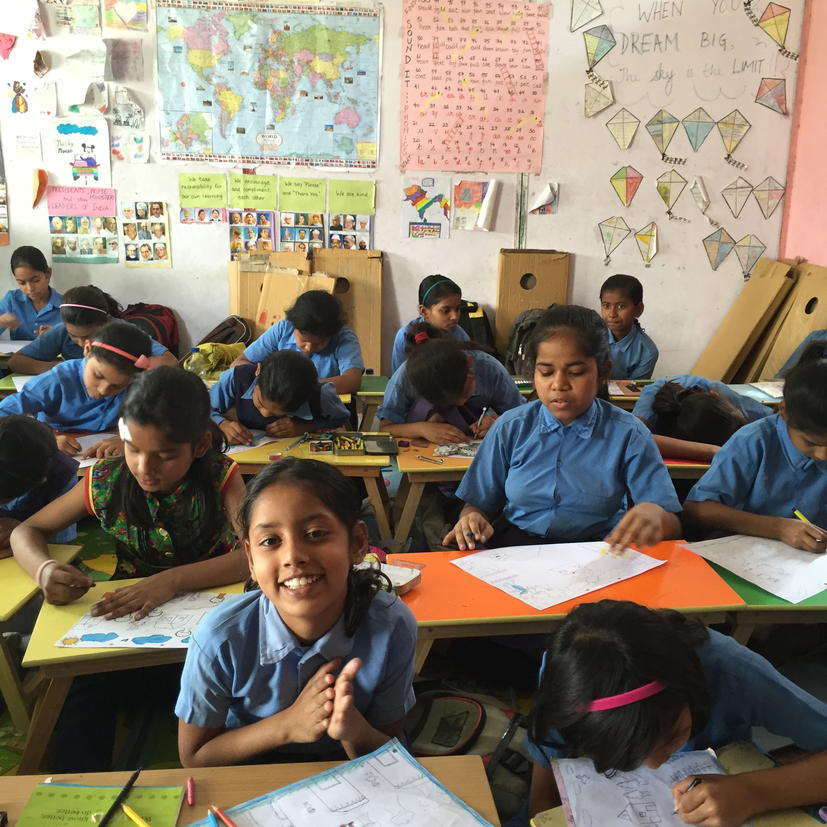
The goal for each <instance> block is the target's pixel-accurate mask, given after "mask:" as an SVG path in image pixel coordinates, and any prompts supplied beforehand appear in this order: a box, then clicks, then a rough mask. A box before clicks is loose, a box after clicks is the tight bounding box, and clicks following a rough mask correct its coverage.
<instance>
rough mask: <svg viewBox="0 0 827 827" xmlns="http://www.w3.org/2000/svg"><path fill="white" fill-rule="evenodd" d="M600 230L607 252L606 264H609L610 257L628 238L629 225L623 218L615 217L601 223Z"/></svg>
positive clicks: (604, 261)
mask: <svg viewBox="0 0 827 827" xmlns="http://www.w3.org/2000/svg"><path fill="white" fill-rule="evenodd" d="M597 226H598V228H599V229H600V237H601V238H602V239H603V249H604V250H605V252H606V258H604V259H603V263H604V264H608V263H609V260H610V259H609V256H611V254H612V253H613V252H614V251H615V250H616V249H617V247H618V245H619V244H620V243H621V242H622V241H625V240H626V238H628V236H629V233H630V232H632V231H631V230H630V229H629V225H628V224H627V223H626V222H625V221H624V220H623V216H620V215H613V216H612V217H611V218H607V219H606V220H605V221H601V222H600V223H599V224H598V225H597Z"/></svg>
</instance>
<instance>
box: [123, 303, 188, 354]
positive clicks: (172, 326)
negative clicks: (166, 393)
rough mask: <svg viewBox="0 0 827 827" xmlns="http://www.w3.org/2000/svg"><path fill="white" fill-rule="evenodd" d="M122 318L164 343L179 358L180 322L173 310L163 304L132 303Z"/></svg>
mask: <svg viewBox="0 0 827 827" xmlns="http://www.w3.org/2000/svg"><path fill="white" fill-rule="evenodd" d="M121 318H122V319H124V321H127V322H129V323H130V324H134V325H135V327H138V328H140V329H141V330H143V332H144V333H146V335H147V336H150V337H151V338H153V339H155V341H156V342H158V343H159V344H162V345H163V346H164V347H165V348H166V349H167V350H168V351H169V352H170V353H171V354H172V355H173V356H175V358H176V359H177V358H178V342H179V339H178V322H177V321H176V319H175V315H174V314H173V312H172V310H170V309H169V308H168V307H165V306H164V305H163V304H144V303H143V302H137V303H136V304H130V305H129V307H127V308H126V310H124V312H123V314H122V315H121Z"/></svg>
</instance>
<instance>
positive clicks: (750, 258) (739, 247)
mask: <svg viewBox="0 0 827 827" xmlns="http://www.w3.org/2000/svg"><path fill="white" fill-rule="evenodd" d="M766 249H767V245H766V244H764V243H763V242H762V241H761V239H760V238H758V236H757V235H745V236H744V237H743V238H742V239H740V240H739V241H737V242H736V243H735V255H736V256H738V261H740V262H741V272H742V273H743V274H744V278H745V279H748V278H749V274H750V273H751V272H752V268H753V267H755V265H756V264H757V263H758V259H759V258H761V256H762V255H763V253H764V250H766Z"/></svg>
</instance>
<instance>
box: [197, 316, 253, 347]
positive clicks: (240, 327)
mask: <svg viewBox="0 0 827 827" xmlns="http://www.w3.org/2000/svg"><path fill="white" fill-rule="evenodd" d="M252 341H253V331H252V329H251V327H250V325H248V324H247V322H245V321H244V319H242V318H241V316H227V318H226V319H224V320H223V321H222V322H219V323H218V324H217V325H216V326H215V327H214V328H213V329H212V330H211V331H210V332H209V333H208V334H207V335H206V336H204V338H203V339H201V341H200V342H198V344H199V345H205V344H207V343H208V342H215V343H217V344H220V345H235V344H238V343H239V342H242V343H243V344H245V345H249V344H250V342H252ZM196 346H197V345H196Z"/></svg>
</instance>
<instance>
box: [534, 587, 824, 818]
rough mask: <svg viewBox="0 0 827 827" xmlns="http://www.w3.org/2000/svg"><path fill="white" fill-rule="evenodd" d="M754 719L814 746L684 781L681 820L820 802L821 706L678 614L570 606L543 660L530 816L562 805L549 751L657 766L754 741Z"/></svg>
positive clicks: (614, 767) (679, 792) (604, 768)
mask: <svg viewBox="0 0 827 827" xmlns="http://www.w3.org/2000/svg"><path fill="white" fill-rule="evenodd" d="M754 726H763V727H766V728H767V729H769V730H770V731H771V732H773V733H775V734H777V735H781V736H786V737H788V738H791V739H792V740H793V741H795V743H796V744H797V745H798V746H799V747H801V748H802V749H805V750H807V751H809V752H815V753H819V754H818V755H813V756H812V757H810V758H806V759H804V760H802V761H797V762H795V763H793V764H789V765H787V766H784V767H778V768H773V769H768V770H758V771H754V772H745V773H741V774H739V775H703V776H688V777H687V778H684V779H681V780H680V781H678V782H677V783H676V784H675V785H674V786H673V787H672V793H673V795H674V799H675V808H676V812H677V814H678V815H679V816H680V818H681V819H682V820H683V821H685V822H686V823H688V824H701V825H706V827H736V825H741V824H743V823H744V822H746V821H747V819H749V818H752V817H753V816H755V815H758V814H759V813H763V812H767V811H769V810H778V809H782V808H787V807H797V806H801V805H806V804H815V803H822V802H824V801H825V800H827V780H825V779H827V753H825V750H827V704H824V703H822V702H821V701H819V700H818V699H816V698H814V697H812V696H811V695H809V694H807V693H806V692H804V691H803V690H802V689H800V688H799V687H798V686H796V685H795V684H794V683H792V682H791V681H789V680H788V679H787V678H785V677H784V676H783V675H781V674H780V673H779V672H777V671H776V670H775V668H774V667H773V666H772V665H771V664H770V663H769V662H768V661H766V660H765V659H764V658H762V657H761V656H760V655H758V654H756V653H755V652H752V651H750V650H749V649H747V648H746V647H745V646H742V645H741V644H739V643H737V642H736V641H735V640H733V639H732V638H730V637H727V636H726V635H722V634H720V633H718V632H715V631H712V630H707V629H706V628H704V626H702V625H701V624H700V623H699V622H697V621H694V620H689V619H688V618H686V617H685V616H683V615H681V614H678V613H677V612H673V611H660V612H655V611H652V610H651V609H647V608H645V607H643V606H639V605H638V604H636V603H629V602H622V601H615V600H601V601H600V602H598V603H587V604H584V605H581V606H578V607H577V608H576V609H574V611H572V612H571V613H570V614H569V616H568V617H567V618H566V619H565V620H564V621H563V623H562V625H561V626H560V627H559V629H558V630H557V631H556V632H555V633H554V635H553V637H552V640H551V644H550V645H549V648H548V651H547V652H546V653H545V655H544V656H543V663H542V666H541V668H540V683H539V688H538V690H537V695H536V698H535V702H534V709H533V711H532V714H531V719H530V724H529V741H528V748H529V752H530V753H531V756H532V758H533V759H534V761H535V764H534V771H533V775H532V781H531V792H530V795H529V807H528V810H529V815H530V816H533V815H535V814H536V813H538V812H542V811H543V810H547V809H550V808H552V807H555V806H559V804H560V796H559V793H558V790H557V785H556V782H555V779H554V774H553V773H552V770H551V765H550V761H551V760H552V759H554V758H591V759H592V761H593V762H594V767H595V770H596V771H597V772H600V773H605V772H612V771H621V772H625V771H629V770H633V769H637V768H638V767H640V766H645V767H650V768H653V769H654V768H657V767H659V766H660V765H661V764H664V763H665V762H666V761H667V760H668V758H669V757H670V756H671V755H672V754H673V753H675V752H677V751H682V750H685V749H690V750H702V749H708V748H712V749H717V748H719V747H722V746H725V745H727V744H729V743H732V742H734V741H750V740H751V730H752V727H754ZM698 778H699V779H700V782H696V783H694V784H693V781H695V779H698Z"/></svg>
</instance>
